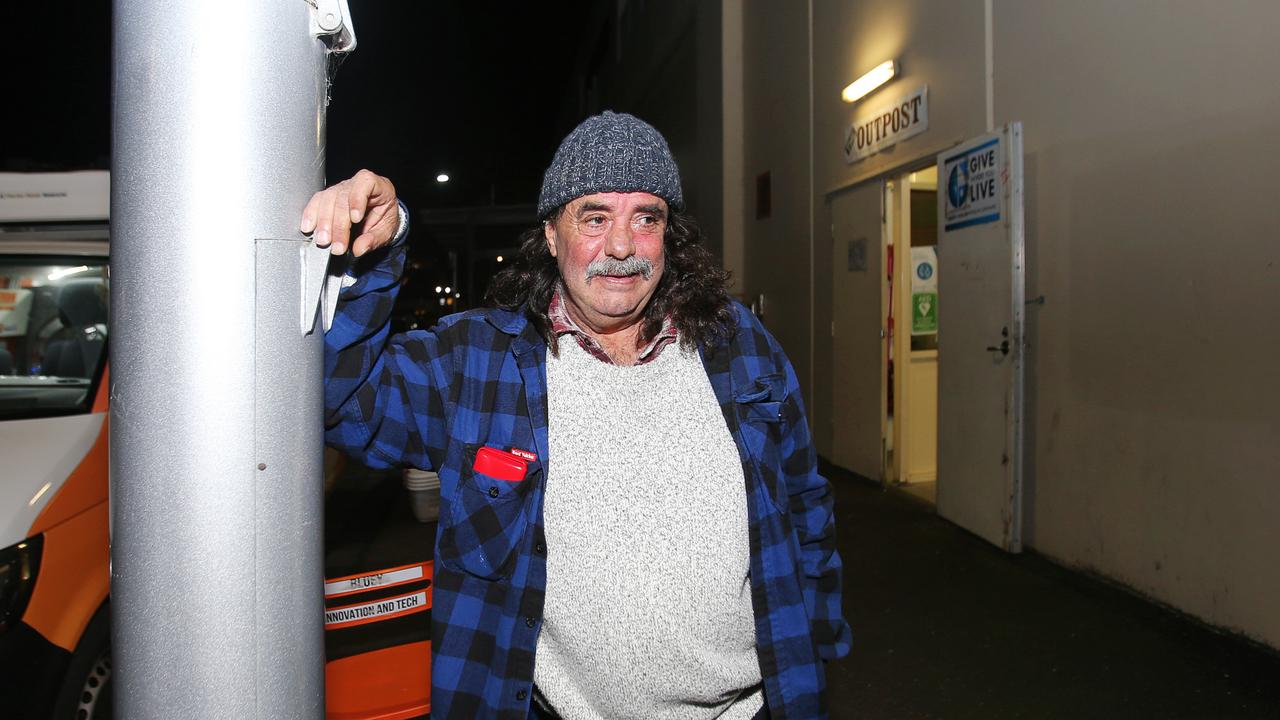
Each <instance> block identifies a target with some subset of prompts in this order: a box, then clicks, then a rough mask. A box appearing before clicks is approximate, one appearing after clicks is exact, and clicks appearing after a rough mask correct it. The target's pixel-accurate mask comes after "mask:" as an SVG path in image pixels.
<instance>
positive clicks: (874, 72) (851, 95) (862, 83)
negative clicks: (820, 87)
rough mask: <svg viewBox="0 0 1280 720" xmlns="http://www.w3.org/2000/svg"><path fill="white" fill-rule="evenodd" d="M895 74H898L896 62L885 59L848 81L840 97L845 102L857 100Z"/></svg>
mask: <svg viewBox="0 0 1280 720" xmlns="http://www.w3.org/2000/svg"><path fill="white" fill-rule="evenodd" d="M896 74H898V65H897V63H895V62H894V61H892V60H885V61H884V62H882V63H880V64H879V65H877V66H875V67H874V68H872V69H871V71H870V72H868V73H867V74H866V75H863V76H862V77H860V78H858V79H857V80H854V81H853V82H851V83H849V86H848V87H846V88H845V89H844V92H842V93H840V97H841V99H843V100H844V101H845V102H847V103H851V102H857V101H859V100H861V99H862V98H864V97H866V96H867V94H868V93H870V92H871V91H872V90H875V89H876V88H878V87H880V86H881V85H883V84H885V83H887V82H889V81H890V80H892V79H893V76H894V75H896Z"/></svg>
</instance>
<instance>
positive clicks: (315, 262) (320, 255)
mask: <svg viewBox="0 0 1280 720" xmlns="http://www.w3.org/2000/svg"><path fill="white" fill-rule="evenodd" d="M298 252H299V258H298V259H299V261H300V262H301V270H302V282H301V283H299V284H300V285H301V287H302V308H301V310H302V315H301V316H300V319H301V321H302V334H303V335H310V334H311V333H312V332H313V331H314V330H315V328H316V312H317V310H319V309H321V308H322V307H323V313H324V329H325V330H328V329H329V326H330V325H331V324H332V322H333V313H331V312H328V306H329V305H330V304H331V303H329V302H327V298H325V296H326V295H329V294H334V295H335V297H336V293H332V292H326V290H327V287H326V286H327V284H328V283H326V278H327V276H328V270H329V254H330V253H329V248H322V247H316V245H315V243H312V242H311V241H310V240H303V241H301V247H300V248H299V249H298Z"/></svg>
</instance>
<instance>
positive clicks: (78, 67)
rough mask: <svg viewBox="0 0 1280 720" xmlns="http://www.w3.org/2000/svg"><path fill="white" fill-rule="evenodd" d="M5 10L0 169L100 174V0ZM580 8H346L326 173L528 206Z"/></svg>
mask: <svg viewBox="0 0 1280 720" xmlns="http://www.w3.org/2000/svg"><path fill="white" fill-rule="evenodd" d="M10 5H11V7H9V8H7V9H6V14H8V15H9V18H8V19H9V22H6V26H7V27H6V33H5V34H6V43H5V44H4V50H3V51H2V52H3V57H4V72H3V73H2V79H0V82H2V83H3V86H2V89H3V97H4V98H5V103H4V105H5V110H4V116H5V125H4V126H5V129H4V131H3V137H4V142H3V144H2V145H0V170H11V171H38V170H68V169H81V168H106V167H108V166H109V163H110V157H109V154H110V112H111V105H110V83H111V68H110V62H111V51H110V34H111V30H110V12H111V9H110V7H111V6H110V3H109V2H104V1H103V0H85V1H82V2H74V3H70V2H65V1H64V2H49V3H39V2H20V3H11V4H10ZM589 5H590V3H589V2H588V1H587V0H548V1H547V2H537V3H530V2H498V1H497V0H485V1H476V0H450V1H446V0H431V1H429V2H428V1H424V0H351V12H352V14H353V15H354V24H355V29H356V34H357V37H358V39H359V47H358V48H357V49H356V51H355V52H354V53H353V54H351V55H350V56H349V57H347V58H346V59H345V60H344V62H343V63H342V65H341V66H340V68H339V69H338V72H337V74H336V76H335V81H334V87H333V91H332V105H331V106H330V112H329V177H330V178H331V179H338V178H340V177H343V176H346V175H348V174H350V173H351V172H353V171H354V170H356V169H359V168H360V167H369V168H371V169H374V170H377V171H379V172H381V173H383V174H386V175H388V176H390V177H392V178H393V179H394V180H395V181H396V183H397V185H398V186H399V188H400V190H401V194H402V195H403V196H405V198H406V199H407V200H408V201H409V203H410V205H411V206H412V207H414V208H422V207H451V206H464V205H477V204H487V203H489V202H490V200H491V199H492V200H495V201H496V202H497V203H500V204H505V203H531V202H532V201H533V200H534V199H535V195H536V193H537V189H538V183H539V182H540V181H541V172H542V169H543V168H544V167H545V166H546V164H547V162H548V161H549V160H550V157H551V154H552V152H554V150H555V145H556V143H557V142H558V140H559V138H560V137H562V136H563V135H564V133H566V132H567V131H568V130H569V129H570V128H571V126H572V124H573V123H574V122H575V121H576V120H577V119H580V118H577V117H576V113H575V110H576V108H571V109H570V111H569V112H565V103H564V100H563V99H564V98H566V97H569V98H573V97H574V92H575V91H574V90H573V84H572V81H571V68H572V63H573V60H574V58H575V56H576V55H577V54H578V53H579V45H580V44H581V40H582V37H583V34H584V30H583V27H584V18H585V17H586V16H587V14H588V13H587V10H586V8H587V7H588V6H589ZM571 104H572V103H571ZM439 171H445V172H448V173H449V174H450V176H451V177H452V178H453V181H452V182H451V183H450V184H449V185H448V186H444V187H441V186H438V185H437V184H436V183H435V181H434V178H435V175H436V173H437V172H439Z"/></svg>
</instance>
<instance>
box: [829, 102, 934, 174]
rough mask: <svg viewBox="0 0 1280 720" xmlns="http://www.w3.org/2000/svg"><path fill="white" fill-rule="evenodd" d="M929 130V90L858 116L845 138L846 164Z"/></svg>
mask: <svg viewBox="0 0 1280 720" xmlns="http://www.w3.org/2000/svg"><path fill="white" fill-rule="evenodd" d="M928 129H929V86H928V85H925V86H923V87H921V88H919V89H918V90H915V91H914V92H911V93H908V94H906V95H905V96H902V97H899V98H898V99H897V100H894V101H893V102H891V103H888V104H886V105H880V106H877V107H876V109H875V110H872V111H870V112H867V113H861V114H859V115H857V116H856V117H855V119H854V121H853V124H852V125H850V126H849V133H848V134H847V135H845V138H844V161H845V162H847V163H855V162H857V161H859V160H861V159H863V158H865V157H867V156H868V155H874V154H876V153H878V152H880V151H881V150H883V149H885V148H887V147H889V146H890V145H893V144H895V143H897V142H899V141H902V140H906V139H907V138H909V137H915V136H916V135H919V134H920V133H922V132H924V131H925V130H928Z"/></svg>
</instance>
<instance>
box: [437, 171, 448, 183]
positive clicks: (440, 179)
mask: <svg viewBox="0 0 1280 720" xmlns="http://www.w3.org/2000/svg"><path fill="white" fill-rule="evenodd" d="M436 182H438V183H440V184H442V185H443V184H444V183H447V182H449V174H448V173H440V174H439V175H437V176H436Z"/></svg>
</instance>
